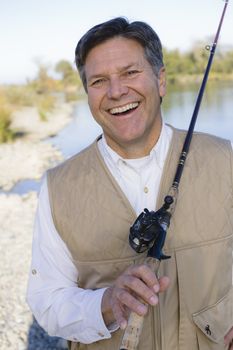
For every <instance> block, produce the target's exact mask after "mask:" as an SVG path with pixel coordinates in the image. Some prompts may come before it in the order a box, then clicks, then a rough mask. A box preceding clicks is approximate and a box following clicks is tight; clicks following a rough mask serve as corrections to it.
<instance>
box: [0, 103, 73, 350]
mask: <svg viewBox="0 0 233 350" xmlns="http://www.w3.org/2000/svg"><path fill="white" fill-rule="evenodd" d="M72 113H73V105H72V104H62V105H58V106H57V108H56V109H55V110H54V111H53V113H51V114H50V115H48V120H47V121H45V122H43V121H41V120H40V119H39V116H38V113H37V111H36V109H35V108H31V107H30V108H23V109H21V110H18V111H16V112H15V113H14V115H13V122H12V127H14V129H18V130H20V131H22V132H23V133H24V135H25V136H23V137H21V138H20V139H17V140H16V141H15V142H12V143H7V144H1V145H0V187H1V189H2V190H5V191H6V190H10V189H11V188H12V187H13V186H14V185H15V184H16V183H17V182H18V181H20V180H25V179H29V178H30V179H38V178H41V177H42V175H43V173H44V172H45V171H46V170H47V169H48V168H49V167H51V166H53V165H55V164H57V163H58V162H60V161H62V160H63V156H62V154H61V152H60V151H59V150H57V149H56V148H55V147H53V146H52V145H51V144H49V143H47V142H45V140H46V139H47V138H49V137H50V136H53V135H55V134H57V133H58V132H59V131H60V130H62V129H63V128H64V127H65V126H66V125H67V124H68V123H69V122H70V121H71V119H72ZM36 207H37V193H36V192H35V191H33V192H29V193H27V194H26V195H22V196H20V195H18V194H13V193H10V192H9V193H1V194H0V222H1V227H0V255H1V258H2V260H1V267H0V278H1V290H0V300H1V303H0V326H1V330H0V344H1V349H2V350H6V349H7V350H15V349H20V350H34V349H41V350H42V349H43V350H51V349H53V350H62V349H67V347H66V342H65V341H63V340H62V339H59V338H54V337H49V336H48V335H47V334H46V333H45V332H44V331H43V330H42V329H41V328H40V327H39V325H38V324H37V323H36V321H35V320H34V319H33V316H32V313H31V311H30V309H29V307H28V305H27V303H26V300H25V298H26V289H27V280H28V274H29V269H30V261H31V243H32V233H33V225H34V217H35V211H36Z"/></svg>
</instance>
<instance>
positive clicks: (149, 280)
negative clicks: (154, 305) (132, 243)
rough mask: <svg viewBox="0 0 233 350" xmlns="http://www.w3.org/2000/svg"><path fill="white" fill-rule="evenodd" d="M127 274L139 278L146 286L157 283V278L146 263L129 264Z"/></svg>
mask: <svg viewBox="0 0 233 350" xmlns="http://www.w3.org/2000/svg"><path fill="white" fill-rule="evenodd" d="M127 272H128V274H129V275H133V276H135V277H137V278H139V279H141V280H142V281H143V282H144V283H145V284H146V285H147V286H148V287H153V286H154V285H157V284H158V279H157V277H156V275H155V273H154V271H152V270H151V268H150V267H149V266H148V265H136V266H131V267H130V268H129V269H128V271H127Z"/></svg>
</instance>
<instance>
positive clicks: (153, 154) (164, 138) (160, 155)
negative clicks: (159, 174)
mask: <svg viewBox="0 0 233 350" xmlns="http://www.w3.org/2000/svg"><path fill="white" fill-rule="evenodd" d="M171 136H172V129H171V128H170V127H169V126H168V125H166V124H165V123H164V122H163V123H162V129H161V133H160V136H159V139H158V141H157V142H156V144H155V146H154V147H153V148H152V150H151V151H150V154H149V155H148V156H146V157H142V158H138V159H124V158H122V157H121V156H120V155H119V154H118V153H116V152H115V151H114V150H113V149H112V148H111V147H109V145H108V144H107V141H106V139H105V137H104V135H102V138H101V139H100V140H99V141H98V142H99V143H100V144H99V146H100V149H101V151H102V152H101V153H102V154H103V156H104V158H105V157H106V158H110V159H111V161H112V162H113V163H114V164H115V165H116V166H118V165H119V164H120V163H122V162H123V163H124V164H128V165H130V166H131V167H135V168H140V164H141V165H143V166H145V164H147V162H148V163H149V162H151V161H155V162H156V163H157V166H159V167H160V168H162V166H163V164H164V154H165V153H164V152H165V150H166V149H167V148H168V147H169V144H170V140H171Z"/></svg>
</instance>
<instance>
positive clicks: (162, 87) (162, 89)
mask: <svg viewBox="0 0 233 350" xmlns="http://www.w3.org/2000/svg"><path fill="white" fill-rule="evenodd" d="M158 80H159V95H160V97H164V96H165V95H166V71H165V68H164V67H162V68H161V69H160V71H159V74H158Z"/></svg>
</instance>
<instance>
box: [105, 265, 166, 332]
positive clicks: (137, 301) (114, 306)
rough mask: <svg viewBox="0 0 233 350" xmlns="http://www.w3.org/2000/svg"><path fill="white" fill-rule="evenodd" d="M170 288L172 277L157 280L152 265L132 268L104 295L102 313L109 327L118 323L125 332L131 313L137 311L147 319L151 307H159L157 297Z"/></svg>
mask: <svg viewBox="0 0 233 350" xmlns="http://www.w3.org/2000/svg"><path fill="white" fill-rule="evenodd" d="M168 285H169V279H168V277H162V278H160V279H157V278H156V276H155V273H154V272H153V271H152V270H151V269H150V267H149V266H147V265H134V266H130V267H129V268H128V269H127V270H125V272H123V273H122V274H121V275H120V276H119V277H118V278H117V279H116V281H115V283H114V284H113V285H112V286H111V287H109V288H108V289H107V290H106V291H105V293H104V295H103V299H102V313H103V318H104V321H105V324H106V325H109V324H111V323H113V322H117V324H118V325H119V326H120V328H121V329H125V328H126V326H127V318H128V314H129V312H130V311H134V312H136V313H137V314H138V315H141V316H144V315H145V314H146V313H147V310H148V304H149V305H156V304H157V303H158V296H157V294H158V293H159V292H163V291H165V290H166V289H167V288H168ZM144 303H145V304H144Z"/></svg>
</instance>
